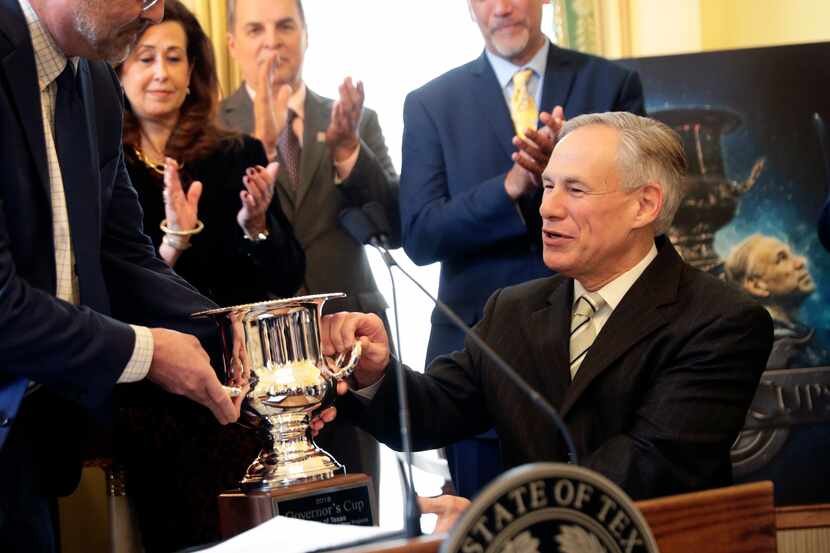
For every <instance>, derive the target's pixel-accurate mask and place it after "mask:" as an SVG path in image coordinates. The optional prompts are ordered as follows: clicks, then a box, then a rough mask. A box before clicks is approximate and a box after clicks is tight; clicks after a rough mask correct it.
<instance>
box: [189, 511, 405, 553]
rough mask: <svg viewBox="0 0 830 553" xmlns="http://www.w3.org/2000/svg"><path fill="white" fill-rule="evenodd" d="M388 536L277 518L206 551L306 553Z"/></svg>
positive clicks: (358, 528) (359, 528) (369, 530)
mask: <svg viewBox="0 0 830 553" xmlns="http://www.w3.org/2000/svg"><path fill="white" fill-rule="evenodd" d="M387 533H389V530H383V529H381V528H378V527H377V526H351V525H348V524H324V523H322V522H312V521H308V520H301V519H298V518H289V517H282V516H277V517H274V518H272V519H271V520H269V521H268V522H264V523H262V524H260V525H259V526H257V527H256V528H251V529H250V530H248V531H247V532H243V533H242V534H239V535H238V536H236V537H233V538H231V539H229V540H227V541H224V542H222V543H220V544H219V545H216V546H213V547H211V548H209V549H205V550H204V551H205V552H209V553H243V552H244V553H248V552H250V551H263V552H270V551H279V553H305V552H306V551H314V550H317V549H323V548H326V547H335V546H337V545H341V544H342V545H345V544H349V543H351V542H353V541H357V540H363V539H368V538H373V537H376V536H380V535H382V534H387Z"/></svg>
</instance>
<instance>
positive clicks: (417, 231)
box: [400, 0, 644, 497]
mask: <svg viewBox="0 0 830 553" xmlns="http://www.w3.org/2000/svg"><path fill="white" fill-rule="evenodd" d="M542 4H543V2H542V0H469V8H470V14H471V16H472V18H473V20H474V21H475V22H476V24H477V25H478V27H479V30H480V31H481V35H482V37H483V38H484V43H485V51H484V52H483V53H482V54H481V56H479V58H478V59H476V60H474V61H472V62H470V63H467V64H465V65H462V66H461V67H458V68H455V69H452V70H451V71H449V72H447V73H445V74H443V75H441V76H440V77H438V78H437V79H435V80H433V81H432V82H430V83H427V84H426V85H424V86H423V87H421V88H419V89H417V90H415V91H414V92H412V93H410V94H409V96H407V99H406V102H405V104H404V133H403V165H402V169H401V201H400V205H401V222H402V232H403V247H404V249H405V250H406V253H407V255H409V257H410V258H411V259H412V260H413V261H414V262H415V263H417V264H419V265H426V264H429V263H435V262H436V261H439V262H441V277H440V284H439V288H438V297H439V298H440V299H441V300H442V301H443V302H444V303H446V304H447V305H449V306H450V307H451V308H452V309H453V310H455V311H456V312H457V313H458V314H459V316H460V317H461V318H462V319H463V320H464V321H465V322H466V323H467V324H468V325H473V324H475V323H476V322H478V321H479V320H480V319H481V316H482V310H483V308H484V304H485V301H486V300H487V298H488V297H489V296H490V294H492V293H493V292H494V291H495V290H496V289H497V288H501V287H503V286H510V285H512V284H518V283H520V282H525V281H528V280H531V279H534V278H539V277H543V276H548V275H550V270H549V269H547V268H546V267H545V266H544V264H543V263H542V256H541V255H540V252H541V243H540V242H541V239H540V237H541V232H540V230H539V229H540V226H541V219H540V218H539V205H540V201H541V187H540V182H541V180H540V174H541V172H542V170H543V169H544V167H545V165H546V164H547V157H548V156H549V154H550V150H551V149H552V144H550V143H548V142H549V138H548V137H546V136H544V134H546V133H553V132H555V131H556V130H557V129H558V128H559V126H560V125H561V122H562V118H563V117H569V118H570V117H575V116H577V115H580V114H583V113H592V112H604V111H628V112H632V113H635V114H639V115H643V114H644V105H643V91H642V86H641V84H640V79H639V77H638V76H637V74H636V73H635V72H633V71H630V70H628V69H625V68H623V67H621V66H618V65H615V64H613V63H611V62H608V61H606V60H604V59H602V58H598V57H595V56H589V55H585V54H581V53H578V52H572V51H569V50H564V49H562V48H558V47H557V46H555V45H554V44H552V43H551V42H550V40H548V38H547V37H546V36H545V35H544V34H543V33H542V28H541V22H542ZM540 112H541V113H540ZM547 112H551V113H547ZM540 118H541V120H542V122H543V123H545V124H546V125H545V129H547V130H543V132H542V134H543V135H542V136H540V135H539V133H536V132H535V129H536V127H537V126H538V121H539V119H540ZM514 135H519V136H524V137H527V138H529V139H530V140H531V141H534V140H535V141H538V142H539V144H538V145H539V146H543V145H544V146H545V147H544V150H545V151H544V152H541V155H540V152H538V151H535V148H531V149H530V151H531V152H534V151H535V154H536V159H534V160H533V161H534V163H530V164H528V163H526V160H528V158H526V157H525V156H520V155H518V154H517V153H516V147H517V146H519V145H520V144H521V142H520V141H518V139H517V138H515V137H514ZM526 150H527V149H526V148H524V147H523V148H522V152H523V153H524V152H525V151H526ZM463 341H464V335H463V333H462V331H461V330H459V329H458V328H456V327H455V326H454V325H453V324H452V323H451V322H450V321H449V320H448V319H447V318H446V317H445V316H444V315H443V314H441V312H440V311H438V310H436V311H435V312H434V313H433V315H432V331H431V333H430V337H429V347H428V349H427V360H426V361H427V364H429V362H430V361H432V360H433V359H434V358H435V357H437V356H439V355H442V354H447V353H450V352H452V351H455V350H460V349H461V348H462V346H463ZM497 444H498V442H497V441H496V436H495V434H493V433H492V432H489V433H487V434H485V435H483V436H479V437H478V438H477V439H475V440H466V441H465V442H463V443H461V444H458V445H455V446H451V447H450V448H448V449H447V458H448V461H449V464H450V472H451V473H452V477H453V482H454V484H455V487H456V490H457V491H458V492H459V493H460V494H461V495H464V496H466V497H472V495H474V494H475V493H476V491H477V490H478V489H479V488H480V487H481V485H482V484H483V483H485V482H488V481H489V480H491V479H492V478H493V477H494V476H495V475H496V474H498V472H500V470H501V469H500V463H499V460H498V458H499V452H498V449H497V448H498V445H497Z"/></svg>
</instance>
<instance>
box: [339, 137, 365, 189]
mask: <svg viewBox="0 0 830 553" xmlns="http://www.w3.org/2000/svg"><path fill="white" fill-rule="evenodd" d="M359 155H360V143H359V142H358V144H357V148H355V149H354V152H352V155H350V156H349V157H347V158H346V159H344V160H343V161H335V162H334V184H340V183H341V182H343V181H344V180H346V179H347V178H349V175H351V174H352V170H353V169H354V166H355V164H356V163H357V156H359Z"/></svg>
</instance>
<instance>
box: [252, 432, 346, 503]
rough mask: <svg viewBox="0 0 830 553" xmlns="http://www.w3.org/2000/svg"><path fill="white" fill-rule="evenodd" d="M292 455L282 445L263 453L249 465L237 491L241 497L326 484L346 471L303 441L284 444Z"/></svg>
mask: <svg viewBox="0 0 830 553" xmlns="http://www.w3.org/2000/svg"><path fill="white" fill-rule="evenodd" d="M285 443H288V444H290V445H291V446H293V448H294V451H289V452H286V451H285V450H284V449H283V447H282V446H283V444H279V446H278V447H277V449H276V450H271V449H264V450H262V452H260V454H259V457H258V458H257V459H256V461H254V462H253V463H251V466H250V467H248V471H247V472H246V473H245V477H244V478H243V479H242V480H241V481H240V482H239V487H240V488H241V489H242V491H243V492H245V493H256V492H262V493H268V492H269V491H271V490H276V489H279V488H286V487H288V486H296V485H298V484H305V483H307V482H314V481H316V480H329V479H331V478H334V477H335V476H338V475H343V474H346V468H345V467H344V466H343V465H341V464H340V463H338V462H337V461H336V460H335V459H334V458H333V457H332V456H331V455H329V454H328V453H326V452H325V451H323V450H322V449H320V448H318V447H317V446H316V445H314V443H313V442H311V441H309V440H306V439H305V438H303V439H302V440H298V441H296V442H285Z"/></svg>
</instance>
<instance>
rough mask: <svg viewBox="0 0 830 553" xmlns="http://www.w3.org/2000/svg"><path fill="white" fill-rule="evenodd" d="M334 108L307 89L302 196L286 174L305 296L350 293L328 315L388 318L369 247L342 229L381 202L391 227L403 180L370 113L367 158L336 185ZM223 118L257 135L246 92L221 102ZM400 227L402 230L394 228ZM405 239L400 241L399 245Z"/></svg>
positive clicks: (363, 148)
mask: <svg viewBox="0 0 830 553" xmlns="http://www.w3.org/2000/svg"><path fill="white" fill-rule="evenodd" d="M332 105H333V101H332V100H330V99H328V98H322V97H320V96H318V95H317V94H315V93H314V92H312V91H311V90H309V89H306V100H305V127H304V129H303V150H302V158H301V160H300V185H299V187H298V189H297V190H296V191H294V190H293V187H291V186H290V185H289V184H288V181H287V176H286V175H287V174H286V173H285V172H284V171H281V172H280V175H279V177H278V186H277V191H278V193H279V199H280V203H281V204H282V208H283V211H285V214H286V216H287V217H288V220H289V221H290V222H291V224H292V225H293V227H294V234H295V236H296V237H297V239H298V240H299V241H300V243H301V244H302V245H303V249H304V250H305V255H306V274H305V280H304V290H305V291H306V292H308V293H311V294H322V293H326V292H346V293H347V294H348V295H349V297H347V298H345V299H344V300H337V301H332V302H329V303H328V304H326V306H325V310H326V312H331V311H342V310H346V311H365V312H371V313H379V314H380V313H383V312H384V311H385V309H386V301H385V300H384V298H383V296H382V295H381V294H380V292H378V289H377V286H376V284H375V281H374V278H373V277H372V271H371V270H370V268H369V261H368V259H367V258H366V254H365V253H364V251H363V246H362V245H361V244H358V243H357V242H355V240H354V239H352V238H351V237H350V236H349V235H348V234H347V233H346V232H345V231H344V230H343V229H342V228H340V226H339V224H338V222H337V217H338V215H339V214H340V212H341V211H342V210H343V209H345V208H346V207H350V206H361V205H363V204H365V203H367V202H370V201H377V202H379V203H380V204H381V205H383V206H384V207H385V208H386V211H387V214H388V215H389V217H390V220H392V221H398V220H399V219H400V217H399V215H398V211H397V201H398V191H397V188H398V184H397V173H396V171H395V168H394V166H393V165H392V160H391V159H390V158H389V154H388V153H387V149H386V143H385V142H384V140H383V134H382V132H381V129H380V125H379V124H378V118H377V114H376V113H375V112H374V111H372V110H369V109H365V110H364V112H363V116H362V118H361V120H360V127H359V129H358V130H359V134H360V139H361V144H360V153H359V155H358V158H357V162H356V163H355V166H354V169H353V170H352V172H351V174H350V175H349V178H348V179H346V180H345V181H343V182H342V183H340V184H339V185H335V183H334V177H335V172H334V164H333V162H332V158H331V153H330V152H329V148H328V146H327V145H326V144H325V142H322V141H321V140H320V139H319V138H318V136H319V135H320V133H322V132H325V130H326V129H327V128H328V126H329V120H330V118H331V108H332ZM219 119H220V121H221V122H222V123H223V124H224V125H225V126H227V127H230V128H233V129H236V130H239V131H241V132H244V133H249V134H250V133H251V132H253V130H254V116H253V104H252V102H251V98H250V96H249V95H248V93H247V91H246V90H245V86H244V85H243V86H241V87H240V88H239V89H238V90H237V91H236V92H235V93H234V94H233V95H232V96H229V97H228V98H227V99H225V100H224V101H223V102H222V105H221V108H220V110H219ZM393 227H394V228H396V229H397V228H399V224H397V223H396V222H395V223H393ZM395 240H398V241H399V238H395V237H393V241H395Z"/></svg>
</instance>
